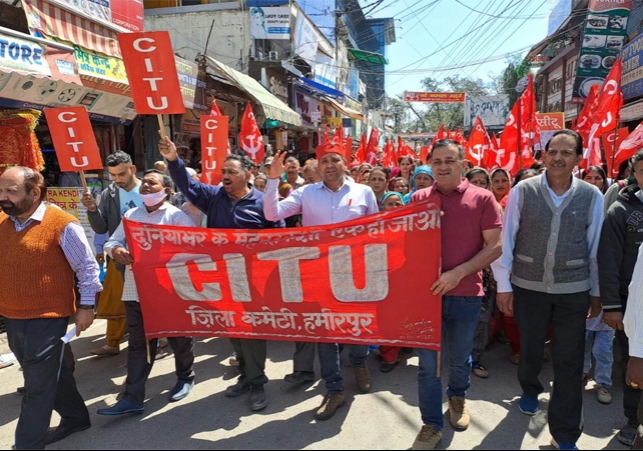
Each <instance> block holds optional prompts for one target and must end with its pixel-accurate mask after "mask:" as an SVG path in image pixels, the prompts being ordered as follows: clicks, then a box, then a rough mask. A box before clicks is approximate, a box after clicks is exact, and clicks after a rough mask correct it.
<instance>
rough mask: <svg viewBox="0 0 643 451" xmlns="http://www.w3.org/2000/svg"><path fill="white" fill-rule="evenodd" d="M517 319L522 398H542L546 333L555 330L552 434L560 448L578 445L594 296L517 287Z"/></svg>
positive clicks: (585, 293)
mask: <svg viewBox="0 0 643 451" xmlns="http://www.w3.org/2000/svg"><path fill="white" fill-rule="evenodd" d="M514 296H515V301H514V316H515V318H516V323H517V324H518V328H519V329H520V350H521V360H520V365H519V367H518V380H519V381H520V385H521V387H522V390H523V393H525V394H526V395H529V396H534V397H537V396H538V395H539V394H540V393H542V392H543V391H544V387H543V385H542V384H541V382H540V380H539V375H540V371H541V370H542V366H543V354H544V352H545V342H546V341H547V329H548V328H549V325H550V324H551V325H552V327H553V337H552V362H553V365H554V388H553V393H552V395H551V402H550V403H549V430H550V432H551V435H552V436H553V438H554V440H556V441H557V442H558V443H560V442H566V443H576V442H577V441H578V439H579V438H580V436H581V433H582V430H583V387H582V381H583V362H584V358H585V357H584V354H585V323H586V319H587V313H588V311H589V307H590V298H589V292H584V293H573V294H562V295H549V294H546V293H539V292H536V291H530V290H525V289H522V288H520V287H517V286H514Z"/></svg>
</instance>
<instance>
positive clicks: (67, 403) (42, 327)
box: [5, 318, 89, 449]
mask: <svg viewBox="0 0 643 451" xmlns="http://www.w3.org/2000/svg"><path fill="white" fill-rule="evenodd" d="M68 324H69V318H57V319H27V320H19V319H5V325H6V327H7V338H8V339H9V347H10V348H11V352H13V353H14V354H15V356H16V359H17V360H18V363H19V364H20V366H21V367H22V371H23V373H22V374H23V377H24V379H25V396H23V398H22V406H21V410H20V419H19V420H18V426H17V428H16V449H45V437H46V435H47V430H48V429H49V422H50V421H51V414H52V412H53V411H54V410H55V411H56V412H58V414H59V415H60V416H61V418H62V422H67V421H69V422H89V412H88V411H87V407H86V406H85V401H83V398H82V396H81V395H80V393H78V389H77V388H76V380H75V379H74V376H73V374H72V371H71V369H70V368H69V366H68V364H67V362H66V361H63V348H64V345H63V342H62V341H61V340H60V339H61V337H63V336H64V335H65V333H66V332H67V325H68ZM65 360H66V359H65Z"/></svg>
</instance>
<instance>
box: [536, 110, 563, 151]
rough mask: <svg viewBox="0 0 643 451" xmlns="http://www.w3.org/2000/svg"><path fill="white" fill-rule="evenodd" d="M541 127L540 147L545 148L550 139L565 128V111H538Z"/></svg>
mask: <svg viewBox="0 0 643 451" xmlns="http://www.w3.org/2000/svg"><path fill="white" fill-rule="evenodd" d="M536 120H537V121H538V126H539V127H540V149H537V150H544V149H545V146H546V145H547V143H548V142H549V140H550V139H551V138H552V136H554V133H556V132H557V131H560V130H563V129H564V128H565V113H536Z"/></svg>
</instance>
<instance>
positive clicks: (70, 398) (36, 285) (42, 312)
mask: <svg viewBox="0 0 643 451" xmlns="http://www.w3.org/2000/svg"><path fill="white" fill-rule="evenodd" d="M46 194H47V186H46V185H45V181H44V179H43V177H42V175H40V173H38V172H36V171H34V170H33V169H29V168H24V167H15V168H11V169H9V170H7V171H6V172H5V173H4V174H2V176H0V208H1V209H2V212H0V236H1V237H2V239H1V240H0V286H1V287H2V296H1V297H0V315H2V316H4V317H5V325H6V327H7V338H8V340H9V347H10V348H11V351H12V352H13V353H14V354H15V356H16V359H17V360H18V363H20V366H21V367H22V369H23V376H24V379H25V396H24V398H23V401H22V409H21V412H20V419H19V420H18V426H17V428H16V436H15V441H16V444H15V448H16V449H44V448H45V445H48V444H50V443H54V442H57V441H59V440H62V439H63V438H65V437H67V436H68V435H70V434H73V433H74V432H79V431H82V430H85V429H87V428H89V427H90V426H91V423H90V421H89V413H88V411H87V407H86V406H85V402H84V401H83V398H82V396H81V395H80V393H78V389H77V388H76V381H75V379H74V376H73V374H72V371H71V369H70V368H69V367H68V366H67V364H66V363H65V362H63V359H62V354H63V349H64V347H65V344H64V343H63V341H62V340H61V338H62V337H64V336H65V334H66V332H67V326H68V324H69V318H70V317H72V316H74V321H75V323H76V336H78V335H80V334H81V333H82V332H83V331H85V330H87V329H88V328H89V326H91V324H92V322H93V321H94V304H95V301H96V297H97V294H98V293H99V292H100V291H101V290H102V286H101V283H100V280H99V270H98V263H96V259H95V257H94V254H93V252H92V249H91V248H90V246H89V243H88V242H87V238H86V236H85V232H84V230H83V228H82V226H81V225H80V224H79V223H78V220H77V219H76V218H74V217H73V216H72V215H70V214H68V213H66V212H64V211H62V210H61V209H60V208H57V207H54V206H51V205H46V204H45V203H43V200H44V198H45V195H46ZM74 275H76V277H77V278H78V290H79V292H80V302H79V304H78V306H77V304H76V295H75V293H74V284H75V282H74ZM77 309H78V310H77ZM54 410H55V411H56V412H58V414H59V415H60V416H61V418H62V420H61V422H60V425H59V426H58V427H57V428H54V429H52V430H49V422H50V420H51V414H52V411H54Z"/></svg>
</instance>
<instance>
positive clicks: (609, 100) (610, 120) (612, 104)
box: [581, 58, 623, 168]
mask: <svg viewBox="0 0 643 451" xmlns="http://www.w3.org/2000/svg"><path fill="white" fill-rule="evenodd" d="M622 75H623V61H622V60H621V59H620V58H619V59H617V60H616V62H615V63H614V65H613V66H612V69H611V70H610V73H609V74H608V75H607V78H606V79H605V81H604V82H603V85H602V86H601V90H600V92H599V93H598V97H597V99H596V104H597V106H596V110H595V111H594V114H593V115H592V116H591V117H590V119H589V123H590V124H591V130H590V132H589V139H588V143H587V145H588V147H587V148H586V149H585V152H584V154H583V163H582V165H581V166H583V167H585V168H588V167H589V166H594V165H596V166H600V165H601V164H602V163H603V158H602V156H601V151H600V147H599V146H592V145H590V144H592V143H593V140H594V139H598V138H600V136H601V135H602V134H603V133H605V132H608V131H610V130H614V129H615V128H616V127H618V123H619V122H620V121H619V117H620V116H619V114H620V111H621V108H622V107H623V94H622V93H621V78H622Z"/></svg>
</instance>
